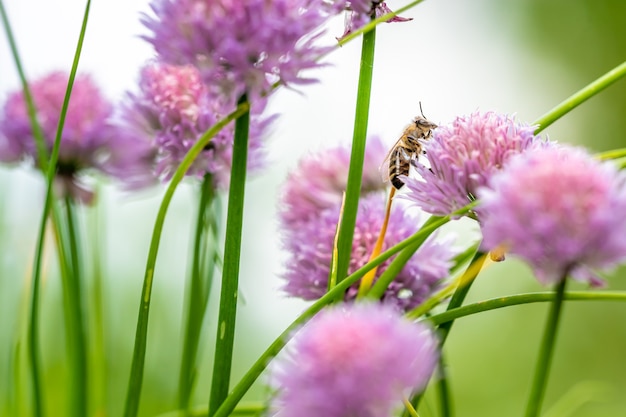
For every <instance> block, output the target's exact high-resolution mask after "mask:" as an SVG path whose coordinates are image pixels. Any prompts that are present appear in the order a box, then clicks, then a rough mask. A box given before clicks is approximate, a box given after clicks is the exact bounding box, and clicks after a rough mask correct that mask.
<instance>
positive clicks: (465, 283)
mask: <svg viewBox="0 0 626 417" xmlns="http://www.w3.org/2000/svg"><path fill="white" fill-rule="evenodd" d="M479 246H480V244H477V245H473V247H474V248H478V247H479ZM484 262H485V254H484V253H482V252H480V251H478V250H476V251H475V253H474V256H473V257H472V261H471V262H470V263H469V265H468V266H467V268H466V270H465V272H464V273H463V275H462V276H461V278H460V279H459V282H458V286H457V287H456V289H455V290H454V293H453V294H452V298H451V299H450V302H449V303H448V306H447V307H446V311H450V310H453V309H456V308H458V307H460V306H461V304H463V300H465V296H466V295H467V293H468V292H469V289H470V287H471V286H472V283H473V282H474V279H476V277H477V276H478V273H479V272H480V270H481V269H482V266H483V264H484ZM439 298H440V297H439V296H438V295H437V294H435V295H434V296H433V297H432V299H433V300H439ZM428 303H429V300H426V301H425V302H424V304H425V305H426V304H428ZM415 311H416V310H414V311H411V312H409V313H408V314H407V317H410V318H417V317H419V316H420V315H421V313H415ZM417 311H420V312H421V311H422V310H421V309H419V310H417ZM453 323H454V320H450V321H447V322H445V323H442V324H440V325H439V327H438V328H437V334H438V336H439V347H440V350H441V351H443V345H444V344H445V342H446V338H447V337H448V333H449V332H450V328H451V327H452V324H453ZM442 372H443V371H442ZM445 378H446V374H445V373H442V376H441V378H440V380H439V386H440V388H441V390H442V396H441V401H451V399H450V392H449V391H448V390H447V388H448V383H447V381H446V380H445ZM444 391H445V392H444ZM444 394H445V395H444ZM422 396H423V393H418V394H416V395H414V396H413V398H411V404H413V407H414V408H415V409H417V408H418V407H419V403H420V401H421V400H422ZM450 407H451V406H450ZM442 409H449V407H444V406H443V405H442ZM404 416H405V417H406V416H407V413H406V412H405V413H404Z"/></svg>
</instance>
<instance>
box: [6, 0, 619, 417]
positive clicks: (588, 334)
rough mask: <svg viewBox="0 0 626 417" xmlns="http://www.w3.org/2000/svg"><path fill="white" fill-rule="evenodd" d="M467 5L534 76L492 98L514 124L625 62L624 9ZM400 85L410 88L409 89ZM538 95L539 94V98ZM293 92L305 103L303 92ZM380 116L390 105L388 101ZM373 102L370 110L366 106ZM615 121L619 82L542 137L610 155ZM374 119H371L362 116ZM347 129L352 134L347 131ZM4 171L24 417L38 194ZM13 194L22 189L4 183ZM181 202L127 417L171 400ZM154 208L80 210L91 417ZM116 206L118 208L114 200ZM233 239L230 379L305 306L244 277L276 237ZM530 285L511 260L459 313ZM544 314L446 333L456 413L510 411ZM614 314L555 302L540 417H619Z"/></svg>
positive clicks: (111, 371) (252, 276)
mask: <svg viewBox="0 0 626 417" xmlns="http://www.w3.org/2000/svg"><path fill="white" fill-rule="evenodd" d="M467 4H468V3H467V0H456V1H452V0H447V1H446V0H441V1H434V0H430V1H426V2H425V3H424V4H423V5H420V6H419V7H417V8H415V9H413V10H412V11H411V13H410V16H412V17H414V18H415V20H414V22H413V23H409V24H406V25H411V24H413V25H416V26H419V25H420V19H429V22H430V23H433V22H431V21H430V19H439V20H437V21H436V22H434V25H435V26H436V27H437V28H438V29H437V30H440V31H442V32H443V31H445V32H447V33H452V36H456V37H459V38H462V37H464V36H465V35H466V33H463V32H461V31H459V30H458V28H455V26H454V25H451V24H450V22H449V21H447V20H446V19H445V16H446V13H448V14H450V15H454V14H455V13H457V12H459V8H462V7H468V6H467ZM390 5H391V6H392V7H395V6H398V5H399V4H398V3H397V2H395V3H393V2H390ZM470 7H475V8H476V9H477V10H480V11H481V13H479V14H474V15H472V16H471V19H472V21H471V22H469V24H468V25H467V26H465V27H464V30H468V28H471V27H472V26H481V29H482V30H484V31H485V33H487V34H489V36H490V37H491V38H488V41H489V39H490V40H492V41H493V42H506V43H507V44H508V45H510V48H514V50H513V52H515V51H518V52H517V53H518V54H522V55H523V56H525V57H528V58H527V61H526V62H523V68H522V71H524V69H527V70H528V74H529V76H530V74H532V76H533V78H532V80H529V82H528V85H529V87H528V88H527V90H528V93H527V96H523V97H522V96H520V97H512V98H510V97H509V98H507V97H504V98H502V100H503V101H502V102H515V101H516V100H519V101H520V108H521V109H520V114H523V115H524V116H526V117H538V116H539V115H541V114H542V112H545V111H547V110H548V109H549V108H551V107H552V106H553V105H556V104H557V103H558V102H560V101H561V100H563V99H564V98H566V97H567V96H568V95H570V94H571V93H573V92H575V91H576V90H578V89H579V88H581V87H583V86H584V85H586V84H587V83H589V82H590V81H592V80H594V79H595V78H597V77H599V76H600V75H602V74H603V73H605V72H606V71H608V70H609V69H611V68H613V67H615V66H617V65H618V64H620V63H621V62H623V61H624V59H625V57H626V2H624V1H622V0H603V1H602V0H601V1H597V0H580V1H565V0H559V1H557V0H547V1H540V0H515V1H514V0H504V1H500V0H479V1H475V2H473V3H472V6H470ZM433 10H436V11H438V12H437V13H435V11H433ZM442 11H443V12H442ZM442 16H444V18H442ZM394 28H395V26H391V25H389V26H386V25H385V26H383V27H382V28H381V30H380V32H381V34H382V33H384V31H392V30H396V29H394ZM397 30H398V31H401V30H405V29H401V28H400V29H397ZM470 30H471V29H470ZM437 33H438V32H437V31H435V32H434V33H432V32H431V33H430V34H422V35H420V37H419V38H416V39H415V41H414V42H413V41H412V40H411V42H413V43H411V42H409V44H410V45H413V46H414V47H407V45H406V43H404V44H402V46H401V49H399V50H389V49H388V50H387V51H380V53H381V55H382V56H383V57H387V56H394V55H397V54H408V55H410V56H420V53H421V52H422V50H423V48H428V45H429V44H430V45H432V44H436V37H437ZM381 37H382V35H381ZM433 49H435V51H431V50H430V49H428V51H429V54H430V55H432V56H434V58H435V59H432V60H429V61H428V63H427V64H424V65H428V66H431V67H435V68H437V65H438V62H437V59H436V57H437V54H438V53H447V54H455V52H457V51H454V50H451V51H437V50H436V48H433ZM385 54H387V55H385ZM382 59H384V58H382ZM464 64H465V65H470V66H473V67H476V68H479V69H480V70H481V71H489V68H490V65H489V63H488V62H483V61H482V60H481V58H480V57H478V56H477V57H476V61H472V62H466V63H464ZM482 66H484V68H482ZM10 68H11V67H10V63H5V62H3V63H2V69H3V71H8V70H9V69H10ZM537 68H540V69H544V68H545V69H546V71H545V72H544V73H542V70H537V71H533V70H535V69H537ZM10 70H12V69H10ZM330 71H332V69H331V70H330ZM456 71H458V72H459V74H460V75H459V77H462V76H463V75H462V73H463V72H464V71H467V68H464V67H463V66H459V68H458V69H456ZM354 76H355V77H356V73H355V75H354ZM389 82H391V80H390V81H389ZM468 82H471V80H468ZM407 83H409V84H410V81H408V82H407ZM530 86H532V87H530ZM407 88H409V89H410V88H411V87H410V86H409V87H407ZM484 88H485V89H487V90H488V89H489V88H490V87H489V85H486V86H485V87H484ZM494 88H495V87H494ZM440 90H441V91H440V95H441V96H442V97H446V99H447V100H449V101H450V102H452V101H453V99H454V97H455V94H457V95H459V94H462V92H454V91H447V90H446V87H445V85H443V83H442V85H441V86H440ZM533 92H535V94H533ZM538 92H542V95H539V94H537V93H538ZM305 94H310V95H311V96H313V95H314V91H307V92H305ZM486 94H487V95H489V94H491V95H492V96H497V92H495V93H494V92H493V91H486ZM447 97H449V98H447ZM464 99H465V100H468V101H470V102H471V101H472V100H476V101H477V104H476V105H478V101H479V99H480V97H478V96H476V97H475V98H474V97H464ZM507 100H508V101H507ZM494 102H497V100H496V101H494ZM383 105H384V106H387V105H388V103H383ZM373 106H374V107H376V106H380V104H377V103H374V104H373ZM427 109H428V110H425V111H426V113H427V114H428V113H429V111H430V108H427ZM473 109H475V107H473V108H470V111H471V110H473ZM433 110H434V109H433ZM277 111H280V112H284V113H285V114H284V115H283V117H284V118H288V117H289V112H288V111H287V109H277ZM503 111H510V109H503ZM348 113H350V111H348ZM625 116H626V82H625V81H623V80H622V81H620V82H618V83H617V84H615V85H614V86H612V87H610V88H609V89H608V90H606V91H605V92H603V93H601V94H600V95H599V96H597V97H594V98H593V99H591V100H590V101H589V102H587V103H585V104H583V105H582V106H581V107H579V108H577V109H575V110H574V111H572V112H571V113H570V114H568V115H567V116H565V117H564V118H563V119H562V120H560V121H558V122H557V123H556V124H555V125H554V126H551V127H550V128H549V129H548V130H547V132H546V133H547V134H548V135H549V136H550V137H551V138H553V139H557V140H560V141H564V142H569V143H575V144H581V145H584V146H586V147H588V148H590V149H592V150H593V151H602V150H608V149H612V148H616V147H622V146H624V144H625V143H626V140H625V134H624V132H626V117H625ZM529 121H530V120H529ZM373 123H377V122H376V118H375V117H373ZM346 124H347V125H348V126H350V120H347V121H346ZM393 131H394V130H392V131H391V132H392V133H393ZM1 174H2V175H1V177H0V189H1V190H2V194H3V196H4V197H3V199H2V202H0V221H1V223H0V236H1V238H0V271H2V273H1V274H0V317H1V325H0V415H2V416H14V415H26V414H24V413H26V412H27V410H28V409H29V405H28V400H27V398H28V392H27V391H25V390H24V387H26V386H27V381H28V375H27V373H26V372H25V369H26V368H25V363H26V362H25V350H24V344H25V338H24V326H25V317H26V316H25V312H26V309H27V296H28V281H29V276H30V265H31V263H32V261H31V257H32V254H33V253H34V250H33V244H34V236H36V229H37V222H38V218H39V217H38V210H39V208H40V204H41V201H40V199H38V198H36V197H33V194H36V192H39V189H40V188H38V187H40V184H39V181H38V178H37V176H36V175H35V174H30V173H26V172H15V170H11V169H3V171H2V172H1ZM283 177H284V173H278V174H272V173H269V174H267V177H266V179H260V180H258V181H256V182H252V184H251V185H250V187H249V190H248V194H247V198H248V200H247V201H248V209H247V211H246V216H247V217H246V218H247V219H248V220H247V221H248V223H247V224H252V223H254V221H255V219H256V218H255V216H256V214H257V212H256V209H257V208H258V207H260V206H263V205H264V206H273V205H275V202H274V199H275V197H276V189H275V188H271V186H268V184H274V183H279V182H280V181H282V178H283ZM267 178H269V180H268V179H267ZM272 181H274V182H272ZM16 183H17V184H19V185H18V186H16V185H15V184H16ZM29 187H32V188H29ZM27 190H38V191H36V192H31V191H27ZM194 191H195V190H194V186H193V185H191V184H186V185H184V186H183V187H182V189H181V190H180V192H179V193H177V195H176V198H175V200H174V202H173V204H172V207H171V208H170V215H169V217H168V221H167V222H166V226H165V230H164V233H163V240H162V246H161V250H160V255H159V262H158V264H157V273H156V276H155V287H154V299H153V305H152V310H151V317H150V332H149V341H148V343H149V344H148V346H149V348H148V352H147V362H146V363H147V366H146V373H145V379H144V387H143V396H142V401H141V408H140V414H141V415H142V416H153V415H157V414H159V413H164V412H166V411H168V410H171V409H172V408H173V406H174V403H175V395H176V392H177V381H178V364H179V356H180V342H179V340H180V335H181V317H182V301H183V285H182V282H183V279H184V275H185V272H186V271H187V253H186V251H185V246H186V245H187V244H188V243H189V237H188V236H189V234H190V232H191V230H192V225H191V224H190V223H189V219H191V218H193V214H194V212H195V209H194V206H195V197H194ZM160 197H161V195H160V194H159V192H156V191H154V192H148V193H146V194H144V195H142V196H141V197H139V198H134V199H131V200H130V201H129V200H120V197H119V196H118V195H117V194H115V193H114V192H113V191H112V190H111V187H110V186H107V185H105V186H103V189H102V194H101V198H100V201H99V205H98V208H97V210H96V211H97V212H96V213H94V210H91V211H90V212H89V213H86V214H85V216H84V218H83V229H84V230H85V236H84V238H85V241H86V242H91V238H92V237H93V236H94V234H95V233H99V234H100V236H101V237H102V239H104V242H106V243H105V244H104V245H102V246H101V247H100V248H99V249H98V256H99V257H100V259H102V260H103V262H102V264H103V273H104V281H103V282H104V287H103V293H102V299H103V301H104V305H103V316H104V344H103V345H102V348H103V349H102V350H101V351H98V350H97V349H95V350H92V352H91V358H92V360H93V363H94V367H95V368H94V369H97V370H98V372H97V373H95V374H94V375H93V380H92V382H93V388H94V389H95V390H97V393H95V394H94V405H95V404H99V405H103V406H104V407H103V408H99V409H98V410H94V413H93V416H98V417H100V416H117V415H120V413H121V410H122V406H123V402H124V395H125V390H126V385H127V381H128V369H129V364H130V358H131V354H132V345H133V340H134V331H135V324H136V313H137V307H138V301H139V294H140V289H141V277H142V276H143V267H144V263H145V256H146V254H147V246H148V237H149V236H150V233H151V228H152V222H153V219H154V217H155V214H156V210H157V207H158V203H159V201H160ZM120 201H122V202H123V203H124V204H120ZM268 201H269V202H268ZM96 215H97V216H96ZM268 223H269V226H268V227H271V228H275V225H276V224H275V223H276V222H275V220H273V219H272V220H269V221H268ZM468 229H471V226H469V225H468V224H467V223H464V224H463V225H461V227H460V228H459V232H458V233H460V234H461V236H469V235H470V234H471V232H468ZM255 230H256V229H255ZM624 232H626V231H624ZM244 239H247V240H246V243H245V244H244V259H243V265H242V273H243V274H245V277H244V279H243V283H242V299H243V300H244V301H242V306H241V309H240V311H239V313H238V314H239V315H238V325H239V327H238V333H237V338H236V344H237V346H236V359H235V363H234V369H233V375H234V376H233V380H234V381H237V380H238V378H239V377H240V376H241V375H242V374H243V373H244V372H245V371H246V370H247V367H248V366H249V365H250V364H251V363H253V361H254V360H255V359H256V357H257V356H258V355H259V354H260V353H261V352H262V351H263V350H264V349H265V347H266V346H267V345H268V344H269V343H271V341H272V340H273V339H274V337H276V335H278V333H279V332H280V331H281V330H282V329H283V328H284V327H285V326H286V325H287V324H289V322H290V321H291V320H292V319H293V318H295V317H296V315H297V313H298V312H299V311H301V310H302V308H303V307H304V306H305V304H304V303H300V302H297V301H292V300H286V299H285V298H284V297H283V296H274V298H271V299H268V295H267V294H269V293H272V292H276V290H277V286H278V284H276V282H274V281H271V280H269V279H268V278H266V277H267V276H268V275H272V276H275V275H276V274H277V271H276V270H275V269H272V268H271V267H270V268H267V269H264V270H261V271H262V272H257V271H258V269H256V265H258V264H259V262H262V260H263V258H264V257H271V258H273V257H276V256H278V257H280V255H268V253H269V252H268V250H269V249H268V248H274V247H277V246H278V241H277V239H274V240H271V239H272V238H271V237H268V236H266V235H263V234H253V233H248V234H247V235H244ZM46 265H47V268H46V271H47V273H46V281H45V284H44V294H43V308H42V321H43V324H42V346H43V349H42V354H43V358H44V365H45V382H46V385H45V389H46V402H47V407H48V410H47V411H48V413H47V414H48V415H49V416H60V415H64V410H65V407H66V405H65V403H64V401H65V390H66V387H67V385H66V377H67V375H66V370H65V369H66V361H67V358H66V357H65V346H64V336H63V320H62V315H61V314H62V310H61V308H60V307H59V300H60V296H61V288H60V284H59V282H58V277H57V276H56V272H55V271H56V270H55V265H54V255H53V253H52V251H48V257H47V264H46ZM625 272H626V270H624V269H620V270H617V271H615V272H614V273H612V274H610V275H609V276H607V282H608V288H610V289H621V290H626V281H625V280H624V273H625ZM89 282H90V283H89V284H87V285H86V295H87V297H88V300H89V301H88V305H87V313H88V315H89V320H94V316H93V310H94V304H93V298H92V297H93V277H91V278H90V281H89ZM265 282H267V284H265ZM580 288H583V287H582V286H581V285H579V284H576V283H573V284H572V285H571V286H570V289H580ZM541 289H542V288H541V287H540V286H539V285H538V284H537V283H536V282H535V280H534V279H533V277H532V275H531V273H530V271H529V270H528V268H527V267H526V266H525V265H524V264H522V263H521V262H519V261H517V260H515V259H508V260H507V261H506V262H504V263H501V264H496V265H492V266H490V267H489V268H487V269H486V270H485V271H484V272H483V273H481V275H480V276H479V279H478V280H477V282H476V283H475V284H474V286H473V287H472V290H471V292H470V294H469V296H468V299H467V302H473V301H478V300H482V299H485V298H491V297H498V296H501V295H504V294H513V293H518V292H529V291H537V290H541ZM215 301H216V297H215V296H214V295H213V296H212V304H211V308H210V311H209V314H208V317H209V319H208V320H207V322H208V323H207V326H206V335H205V336H206V337H205V344H204V348H203V353H202V357H201V363H200V366H201V374H200V377H199V383H198V388H197V390H196V393H197V395H196V398H195V401H194V402H195V403H196V404H198V405H202V404H205V403H206V401H207V398H208V385H209V372H210V369H211V363H210V358H211V356H212V345H213V342H212V337H213V335H214V332H215V329H214V321H213V320H211V317H214V316H215V312H216V306H215ZM271 309H282V310H280V311H284V312H285V313H284V314H283V313H274V314H273V315H272V314H269V313H268V311H267V310H271ZM547 309H548V305H546V304H535V305H526V306H518V307H511V308H507V309H501V310H497V311H493V312H487V313H483V314H480V315H477V316H472V317H469V318H464V319H461V320H459V321H458V322H457V323H456V324H455V325H454V327H453V330H452V333H451V334H450V337H449V339H448V342H447V344H446V349H445V353H444V354H445V358H446V361H447V363H448V372H449V375H450V378H451V379H450V384H451V388H452V393H453V398H454V405H455V407H454V408H455V412H456V413H455V415H456V416H458V417H474V416H481V417H491V416H494V417H495V416H499V417H500V416H516V415H521V414H522V413H523V410H524V406H525V402H526V398H527V396H528V392H529V384H530V381H531V378H532V374H533V372H534V361H535V358H536V356H537V350H538V345H539V341H540V338H541V334H542V330H543V326H544V321H545V318H546V314H547ZM268 317H271V319H268ZM625 318H626V304H623V303H616V302H567V303H566V305H565V308H564V313H563V318H562V325H561V328H560V331H559V337H558V341H557V346H556V351H555V356H554V361H553V367H552V371H551V374H550V380H549V384H548V389H547V393H546V399H545V402H544V415H545V416H548V415H549V417H555V416H576V417H591V416H593V417H596V416H607V417H618V416H624V415H626V396H625V395H624V390H625V388H626V357H625V352H626V326H625V325H624V322H625V320H624V319H625ZM90 329H92V330H93V329H94V327H90ZM92 346H94V343H92ZM100 355H103V356H100ZM16 365H17V366H16ZM16 380H18V381H22V384H21V386H20V385H15V384H14V381H16ZM433 394H434V392H432V390H430V391H429V392H428V394H427V397H426V399H425V401H424V403H423V407H422V409H421V410H420V411H421V413H420V416H421V417H430V416H437V415H438V413H437V406H436V400H435V397H434V395H433ZM266 395H267V390H266V388H265V387H264V386H263V384H262V383H259V384H257V385H255V387H254V388H253V389H252V391H251V392H250V394H249V395H248V396H247V398H246V400H249V401H254V400H262V399H264V398H266ZM548 413H551V414H548Z"/></svg>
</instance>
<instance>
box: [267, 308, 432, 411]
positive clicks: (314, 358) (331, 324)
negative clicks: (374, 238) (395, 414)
mask: <svg viewBox="0 0 626 417" xmlns="http://www.w3.org/2000/svg"><path fill="white" fill-rule="evenodd" d="M437 347H438V343H437V340H436V338H435V337H434V335H433V332H432V331H431V330H430V329H428V328H427V327H425V326H423V325H421V324H418V323H412V322H410V321H408V320H406V319H404V318H403V317H400V316H399V315H397V312H395V311H393V310H391V309H389V308H385V307H384V306H381V305H376V304H355V305H351V306H340V307H334V308H330V309H328V310H324V311H322V312H321V313H320V314H319V315H318V316H317V317H315V318H313V319H312V320H311V322H309V324H307V325H306V326H305V327H304V328H303V329H301V330H300V332H299V333H298V334H296V336H295V339H294V340H293V341H292V342H291V343H290V344H289V345H288V346H287V348H286V349H287V352H286V354H285V355H284V356H283V357H279V358H278V359H277V363H276V364H275V366H274V367H273V368H272V371H273V372H272V374H271V376H270V383H272V384H273V386H274V387H275V388H276V389H277V390H278V391H277V395H276V397H275V398H274V400H273V402H272V405H271V412H272V415H274V416H276V417H296V416H297V417H319V416H324V417H352V416H364V417H383V416H389V415H391V413H392V411H393V410H394V409H395V408H397V407H398V406H399V405H401V403H402V398H403V396H408V395H410V394H411V392H416V391H419V390H421V389H423V388H424V387H425V386H426V383H427V382H428V379H429V378H430V375H431V374H432V372H433V370H434V368H435V364H436V362H437V358H438V350H437Z"/></svg>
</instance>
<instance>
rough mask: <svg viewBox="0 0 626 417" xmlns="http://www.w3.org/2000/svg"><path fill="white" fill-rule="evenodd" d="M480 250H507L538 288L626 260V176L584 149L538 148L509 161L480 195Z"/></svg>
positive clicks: (591, 276) (590, 275)
mask: <svg viewBox="0 0 626 417" xmlns="http://www.w3.org/2000/svg"><path fill="white" fill-rule="evenodd" d="M479 198H480V202H481V204H480V207H479V215H480V218H481V222H482V230H483V235H484V241H483V244H484V247H485V248H489V249H492V248H495V247H497V246H498V245H504V247H505V248H507V250H508V251H510V253H512V254H515V255H518V256H520V257H522V258H523V259H525V260H526V261H527V262H528V263H529V264H530V265H531V266H532V267H533V269H534V271H535V273H536V276H537V278H538V280H539V281H540V282H541V283H543V284H546V285H547V284H554V283H556V282H558V281H559V280H560V279H563V277H564V276H565V275H566V274H567V275H571V276H572V277H574V278H577V279H579V280H583V281H588V282H590V283H591V284H594V285H596V284H600V283H601V282H602V281H601V280H599V278H598V277H597V276H596V275H595V274H594V273H593V271H594V270H604V269H607V268H609V267H612V266H614V265H616V264H617V263H618V262H620V261H623V260H624V259H626V173H624V172H619V171H617V170H616V168H615V167H614V166H613V165H612V164H610V163H601V162H598V161H596V160H595V159H593V158H592V157H591V156H590V155H589V154H587V153H586V152H585V151H584V150H582V149H577V148H572V147H565V146H562V147H553V148H547V149H537V150H534V151H531V152H527V153H525V154H522V155H519V156H517V157H515V158H512V159H511V161H510V163H509V164H508V165H507V166H506V167H505V168H504V169H503V170H502V171H501V172H499V173H497V174H496V175H494V176H493V177H492V178H491V180H490V182H489V186H488V187H484V188H481V189H480V190H479Z"/></svg>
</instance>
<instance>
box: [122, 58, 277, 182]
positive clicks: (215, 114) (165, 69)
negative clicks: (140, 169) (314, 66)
mask: <svg viewBox="0 0 626 417" xmlns="http://www.w3.org/2000/svg"><path fill="white" fill-rule="evenodd" d="M139 87H140V92H139V93H138V94H130V95H129V98H130V100H129V102H128V103H126V109H125V115H124V117H125V120H126V125H127V128H128V129H129V130H130V131H132V132H134V133H133V134H134V135H135V136H142V137H143V138H144V141H151V142H152V143H153V146H154V147H155V149H156V152H157V156H156V161H157V162H156V175H158V176H159V177H162V178H165V179H169V178H170V177H171V176H172V174H173V173H174V171H175V170H176V168H177V167H178V165H179V164H180V162H181V161H182V160H183V158H184V156H185V155H186V153H187V152H188V151H189V149H190V148H191V147H192V146H193V145H194V144H195V143H196V141H197V140H198V138H199V137H200V136H201V135H202V134H203V133H204V132H205V131H206V130H208V129H209V128H210V127H211V126H213V125H214V124H215V123H216V122H217V121H218V120H220V119H221V118H222V117H223V116H226V115H227V114H228V113H230V112H231V111H232V110H234V107H233V106H232V105H230V104H227V103H226V102H225V100H224V99H223V98H220V97H216V96H215V95H212V94H211V93H210V92H209V90H208V88H207V87H206V85H205V84H204V83H203V82H202V80H201V78H200V73H199V71H198V70H197V69H196V68H195V67H193V66H191V65H187V66H176V65H167V64H158V63H150V64H148V65H146V66H145V67H144V68H143V69H142V71H141V77H140V83H139ZM264 106H265V100H257V101H256V102H255V103H253V108H252V111H251V114H252V115H251V121H250V131H249V144H248V146H249V148H248V165H249V169H251V170H255V169H258V168H260V167H261V166H262V164H263V158H264V153H263V150H262V147H261V146H262V134H263V132H264V130H265V129H266V128H267V127H268V125H269V123H270V122H271V120H272V119H273V117H267V118H263V119H262V118H260V117H259V116H258V114H259V113H260V112H261V111H262V110H263V108H264ZM233 139H234V123H230V124H229V125H228V126H226V127H225V128H224V129H222V130H221V131H220V132H219V133H218V134H217V135H216V136H214V137H213V139H212V140H211V142H210V143H209V145H208V146H207V147H206V149H205V150H204V151H203V152H202V153H201V154H200V155H199V156H198V158H196V160H195V161H194V163H193V165H192V166H191V168H190V169H189V170H188V171H187V175H191V176H197V177H202V176H204V175H205V174H207V173H211V174H213V175H214V180H215V183H216V185H217V186H218V187H220V188H226V187H227V185H228V181H229V176H230V165H231V161H232V145H233Z"/></svg>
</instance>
